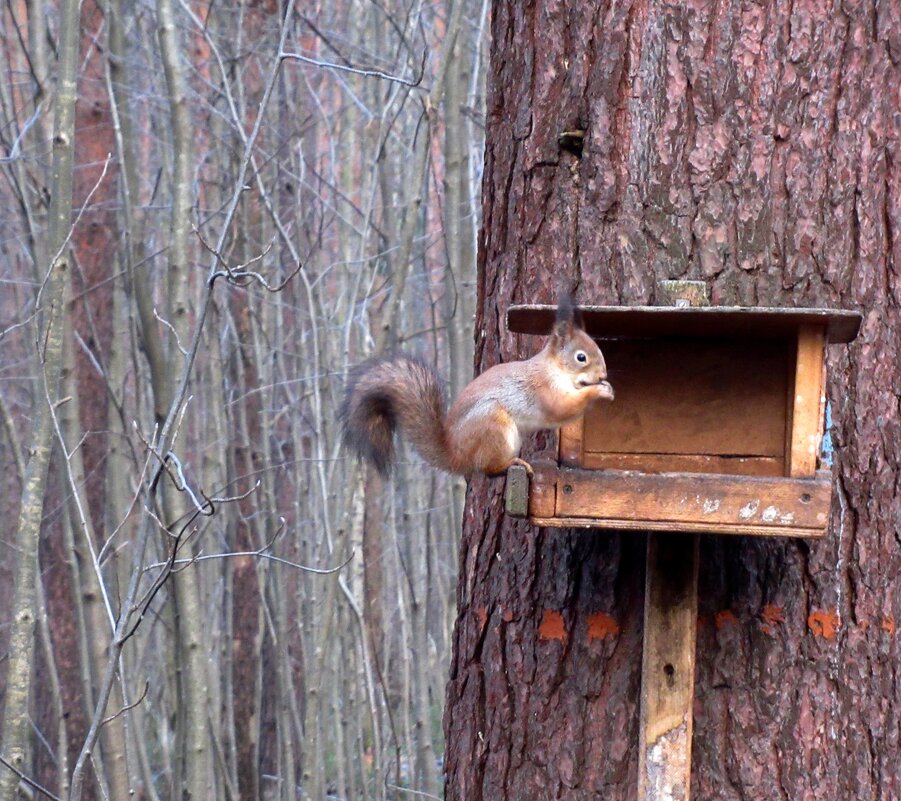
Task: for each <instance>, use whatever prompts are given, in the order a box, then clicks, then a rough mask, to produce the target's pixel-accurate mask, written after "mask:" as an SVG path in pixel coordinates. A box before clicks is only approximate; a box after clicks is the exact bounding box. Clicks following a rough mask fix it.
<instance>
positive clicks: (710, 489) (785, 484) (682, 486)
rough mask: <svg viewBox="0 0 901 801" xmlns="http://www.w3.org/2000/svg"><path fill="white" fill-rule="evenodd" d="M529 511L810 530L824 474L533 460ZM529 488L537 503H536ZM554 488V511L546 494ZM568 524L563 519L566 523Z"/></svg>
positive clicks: (743, 529)
mask: <svg viewBox="0 0 901 801" xmlns="http://www.w3.org/2000/svg"><path fill="white" fill-rule="evenodd" d="M532 466H533V468H535V476H534V478H533V480H532V497H533V501H532V503H531V504H530V507H529V514H530V515H531V516H533V517H541V518H558V519H561V520H565V519H566V518H590V519H592V520H594V521H596V523H595V524H596V525H597V526H598V527H605V528H620V527H624V526H622V523H623V522H624V521H632V522H633V523H634V524H635V525H638V526H646V527H648V528H649V529H653V530H660V528H661V527H665V526H669V527H670V529H669V530H674V531H675V530H681V531H708V532H715V531H722V532H723V533H743V534H760V535H763V536H774V535H777V536H780V535H781V536H812V534H811V532H819V533H820V534H822V533H825V531H826V527H827V524H828V521H829V508H830V500H831V485H830V479H829V473H828V472H827V471H821V472H820V473H819V474H817V476H816V477H815V478H809V479H807V478H805V479H795V478H785V477H759V476H712V475H705V474H694V473H665V474H645V473H637V472H625V471H617V470H610V471H607V470H578V469H569V468H560V469H557V468H556V467H553V466H549V465H547V464H546V463H542V464H541V465H540V466H538V465H536V464H534V463H533V465H532ZM536 492H537V493H538V494H539V496H540V497H541V503H540V504H536V502H535V500H534V498H535V495H536ZM552 495H553V497H554V498H555V502H554V504H553V511H552V512H551V513H550V514H547V513H546V512H547V510H548V509H550V508H551V504H550V502H549V501H548V499H549V498H550V497H551V496H552ZM567 525H569V524H567Z"/></svg>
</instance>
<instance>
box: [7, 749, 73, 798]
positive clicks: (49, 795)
mask: <svg viewBox="0 0 901 801" xmlns="http://www.w3.org/2000/svg"><path fill="white" fill-rule="evenodd" d="M0 765H4V766H5V767H7V768H9V769H10V770H11V771H12V772H13V773H15V774H16V776H18V777H19V778H20V779H21V780H22V781H23V782H25V784H27V785H28V786H29V787H31V788H32V789H34V790H37V791H38V792H39V793H42V794H43V795H45V796H47V798H52V799H53V801H62V799H61V798H60V797H59V796H58V795H54V794H53V793H51V792H50V791H49V790H48V789H47V788H46V787H44V786H43V785H40V784H38V783H37V782H36V781H35V780H34V779H29V778H28V776H26V775H25V774H24V773H22V771H21V770H19V769H18V768H17V767H15V766H14V765H11V764H10V763H9V762H7V761H6V760H5V759H4V758H3V757H2V756H0Z"/></svg>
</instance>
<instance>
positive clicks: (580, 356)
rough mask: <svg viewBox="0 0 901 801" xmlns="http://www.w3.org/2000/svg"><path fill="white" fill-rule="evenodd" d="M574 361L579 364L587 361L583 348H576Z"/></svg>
mask: <svg viewBox="0 0 901 801" xmlns="http://www.w3.org/2000/svg"><path fill="white" fill-rule="evenodd" d="M576 361H577V362H579V364H585V363H586V362H587V361H588V354H587V353H586V352H585V351H584V350H577V351H576Z"/></svg>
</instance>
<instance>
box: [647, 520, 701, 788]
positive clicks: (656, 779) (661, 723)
mask: <svg viewBox="0 0 901 801" xmlns="http://www.w3.org/2000/svg"><path fill="white" fill-rule="evenodd" d="M697 619H698V535H697V534H648V551H647V578H646V580H645V596H644V653H643V655H642V660H641V725H640V728H639V749H640V750H639V754H638V798H639V799H640V801H688V798H689V794H690V792H691V733H692V716H691V707H692V703H693V701H694V687H695V644H696V640H697V637H696V634H697Z"/></svg>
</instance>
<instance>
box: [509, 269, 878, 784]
mask: <svg viewBox="0 0 901 801" xmlns="http://www.w3.org/2000/svg"><path fill="white" fill-rule="evenodd" d="M660 289H661V293H662V294H664V295H667V296H668V297H669V299H670V300H671V302H674V303H675V304H676V305H675V307H665V306H654V307H621V306H609V307H602V306H588V307H585V306H583V307H582V315H583V318H584V322H585V328H586V331H587V332H588V333H589V334H590V335H591V336H592V337H594V339H595V340H597V342H598V344H599V345H600V346H601V350H602V351H603V353H604V357H605V359H606V362H607V367H608V371H609V378H610V382H611V384H612V385H613V388H614V390H615V392H616V399H615V400H614V401H613V402H612V403H608V402H600V403H597V404H595V405H594V406H593V407H591V408H590V409H589V411H588V413H587V414H586V415H585V417H584V418H583V419H582V420H579V421H577V422H575V423H572V424H570V425H568V426H566V427H564V428H563V429H561V431H560V434H559V437H558V444H557V452H556V454H555V456H556V458H554V459H544V460H534V461H532V462H531V464H532V467H533V469H534V475H533V476H532V478H531V480H529V478H528V476H527V475H526V473H525V470H524V469H523V468H520V467H515V468H511V470H510V471H508V477H507V512H508V514H511V515H514V516H521V517H528V518H529V519H530V520H531V522H533V523H534V524H535V525H537V526H561V527H585V528H599V529H617V530H637V531H644V532H668V533H667V534H660V535H655V534H650V535H649V536H648V555H647V558H648V568H647V579H646V588H645V590H646V592H645V629H644V656H643V665H642V698H641V727H640V728H641V735H640V736H641V741H642V743H641V745H642V747H641V749H640V752H639V763H640V764H639V799H640V800H641V801H650V800H651V799H663V798H678V799H682V800H683V801H687V799H688V797H689V788H690V764H691V729H692V720H691V704H692V699H693V694H694V654H695V639H696V621H697V558H698V557H697V554H698V536H697V535H698V534H699V533H710V534H741V535H752V536H790V537H808V538H809V537H821V536H823V535H824V534H825V533H826V530H827V527H828V524H829V514H830V499H831V479H830V471H829V470H828V469H822V467H821V461H820V457H821V454H820V449H821V445H822V440H823V432H824V421H825V385H826V372H825V364H826V360H825V350H826V347H827V346H828V345H830V344H838V343H847V342H850V341H851V340H852V339H854V337H855V336H856V335H857V331H858V328H859V326H860V320H861V317H860V315H859V314H858V313H857V312H850V311H834V310H829V309H771V308H738V307H710V306H706V290H705V288H704V285H703V284H699V283H698V282H663V283H662V284H661V286H660ZM692 304H693V305H692ZM699 304H702V305H699ZM554 312H555V308H554V307H552V306H534V305H527V306H513V307H511V308H510V309H509V311H508V313H507V325H508V327H509V329H510V330H511V331H516V332H520V333H526V334H546V333H547V332H548V331H549V330H550V329H551V327H552V324H553V319H554ZM680 535H681V536H680Z"/></svg>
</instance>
